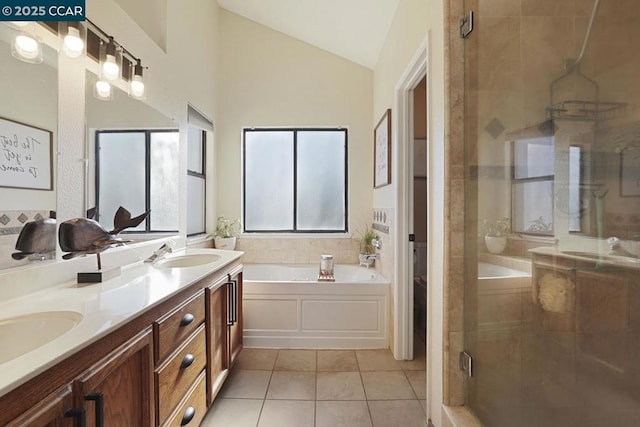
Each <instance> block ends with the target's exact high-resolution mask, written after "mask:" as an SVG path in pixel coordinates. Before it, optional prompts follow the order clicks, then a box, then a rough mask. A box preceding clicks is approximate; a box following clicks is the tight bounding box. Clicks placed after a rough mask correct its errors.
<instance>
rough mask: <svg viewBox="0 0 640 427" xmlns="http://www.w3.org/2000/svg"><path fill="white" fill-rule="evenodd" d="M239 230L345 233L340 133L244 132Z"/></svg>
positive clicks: (342, 131) (343, 156)
mask: <svg viewBox="0 0 640 427" xmlns="http://www.w3.org/2000/svg"><path fill="white" fill-rule="evenodd" d="M243 172H244V174H243V177H244V192H243V196H244V198H243V201H244V203H243V208H244V212H243V219H244V220H243V223H244V231H245V232H292V233H298V232H302V233H314V232H329V233H331V232H345V231H347V130H346V129H289V128H287V129H245V130H244V132H243Z"/></svg>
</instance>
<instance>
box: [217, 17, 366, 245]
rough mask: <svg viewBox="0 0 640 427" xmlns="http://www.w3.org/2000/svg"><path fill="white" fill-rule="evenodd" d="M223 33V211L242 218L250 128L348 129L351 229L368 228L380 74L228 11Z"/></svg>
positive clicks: (222, 20) (220, 157) (219, 152)
mask: <svg viewBox="0 0 640 427" xmlns="http://www.w3.org/2000/svg"><path fill="white" fill-rule="evenodd" d="M220 31H221V33H222V34H223V35H224V36H223V37H222V38H221V43H220V60H221V63H220V75H219V78H220V81H221V82H224V84H222V85H221V87H220V90H219V98H218V103H219V105H220V107H219V112H220V114H219V116H218V117H219V123H218V126H217V129H216V132H217V133H216V138H217V139H216V144H217V146H216V150H217V167H218V174H217V178H218V179H217V181H218V206H219V209H218V213H219V214H220V215H224V216H228V217H233V218H240V217H241V189H242V175H241V131H242V128H243V127H246V126H256V127H257V126H301V127H304V126H346V127H348V129H349V142H348V145H349V151H348V159H349V177H348V180H349V188H348V195H349V231H350V232H354V231H356V230H362V229H363V228H364V225H365V224H366V223H367V221H370V218H371V196H372V191H371V182H372V179H373V178H372V169H373V168H372V164H371V162H372V158H373V152H372V151H373V144H372V141H371V132H372V131H371V129H372V118H371V106H372V91H371V89H372V85H373V72H372V71H371V70H370V69H368V68H365V67H362V66H360V65H357V64H355V63H353V62H350V61H347V60H345V59H343V58H341V57H338V56H336V55H333V54H331V53H328V52H326V51H324V50H321V49H318V48H316V47H313V46H311V45H308V44H306V43H303V42H301V41H299V40H296V39H294V38H291V37H288V36H286V35H284V34H282V33H279V32H277V31H273V30H271V29H269V28H267V27H265V26H262V25H260V24H257V23H255V22H253V21H249V20H247V19H245V18H242V17H240V16H239V15H236V14H234V13H231V12H228V11H224V10H221V11H220ZM243 239H247V238H246V237H243V238H242V239H241V240H243Z"/></svg>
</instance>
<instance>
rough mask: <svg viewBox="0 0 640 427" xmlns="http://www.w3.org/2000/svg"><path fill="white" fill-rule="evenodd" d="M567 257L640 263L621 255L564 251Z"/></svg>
mask: <svg viewBox="0 0 640 427" xmlns="http://www.w3.org/2000/svg"><path fill="white" fill-rule="evenodd" d="M562 253H563V254H565V255H571V256H577V257H581V258H589V259H594V260H600V261H609V262H627V263H629V262H630V263H634V264H638V263H640V259H637V258H632V257H628V256H621V255H607V254H596V253H593V252H583V251H562Z"/></svg>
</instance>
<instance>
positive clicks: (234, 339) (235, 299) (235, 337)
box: [227, 272, 243, 367]
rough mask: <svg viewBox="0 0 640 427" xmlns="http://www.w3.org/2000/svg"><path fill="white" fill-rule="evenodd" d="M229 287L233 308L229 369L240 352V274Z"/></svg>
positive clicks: (241, 331)
mask: <svg viewBox="0 0 640 427" xmlns="http://www.w3.org/2000/svg"><path fill="white" fill-rule="evenodd" d="M227 286H228V287H229V290H230V292H229V294H230V295H229V297H230V298H231V304H230V306H231V307H233V310H234V311H233V313H232V316H231V322H230V323H231V325H230V326H229V367H233V365H234V364H235V362H236V359H237V358H238V355H239V354H240V350H242V333H243V330H242V272H240V273H238V274H237V275H235V276H233V277H232V278H231V283H230V284H228V285H227Z"/></svg>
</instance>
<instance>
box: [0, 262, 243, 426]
mask: <svg viewBox="0 0 640 427" xmlns="http://www.w3.org/2000/svg"><path fill="white" fill-rule="evenodd" d="M241 271H242V265H241V264H240V261H239V260H238V261H235V262H233V263H232V264H230V265H228V266H227V267H226V268H224V269H220V270H218V271H215V272H212V273H211V274H210V275H208V276H206V277H204V278H202V279H200V280H198V281H197V282H195V283H193V284H192V285H190V286H187V287H185V288H184V289H182V290H180V291H179V292H177V293H176V294H175V295H173V296H172V297H170V298H168V299H167V300H165V301H163V302H161V303H159V304H157V305H155V306H153V307H150V308H149V309H147V310H145V311H144V312H142V313H140V314H139V315H138V316H137V317H135V318H133V319H131V320H130V321H128V322H127V323H125V324H123V325H122V326H120V327H118V329H116V330H115V331H113V332H111V333H109V334H108V335H106V336H105V337H103V338H101V339H99V340H98V341H96V342H94V343H92V344H90V345H88V346H86V347H85V348H83V349H82V350H80V351H78V352H77V353H75V354H73V355H71V356H70V357H68V358H67V359H65V360H63V361H61V362H59V363H58V364H56V365H55V366H53V367H51V368H49V369H48V370H46V371H44V372H43V373H41V374H39V375H37V376H36V377H34V378H32V379H30V380H29V381H27V382H25V383H24V384H22V385H20V386H19V387H17V388H16V389H15V390H13V391H11V392H10V393H7V394H5V395H3V396H0V426H5V425H6V426H10V427H18V426H19V427H24V426H33V427H74V426H81V425H82V426H84V425H86V426H91V427H93V426H96V427H98V426H106V427H119V426H124V427H131V426H135V427H147V426H148V427H155V426H198V425H199V424H200V422H201V421H202V418H203V417H204V415H205V413H206V411H207V408H208V406H210V405H211V403H212V402H213V399H214V398H215V395H216V394H217V392H218V391H219V389H220V388H221V386H222V384H223V382H224V380H225V379H226V378H227V376H228V370H229V367H230V366H231V365H230V363H231V361H232V360H235V358H236V357H237V355H238V353H239V351H240V349H241V348H242V274H241ZM232 279H233V280H232ZM232 355H233V359H232ZM208 386H209V387H208Z"/></svg>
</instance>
